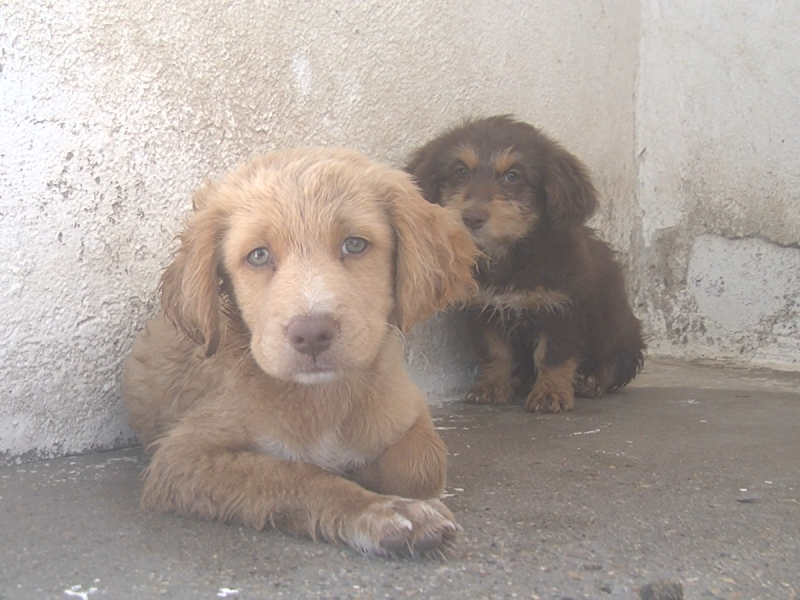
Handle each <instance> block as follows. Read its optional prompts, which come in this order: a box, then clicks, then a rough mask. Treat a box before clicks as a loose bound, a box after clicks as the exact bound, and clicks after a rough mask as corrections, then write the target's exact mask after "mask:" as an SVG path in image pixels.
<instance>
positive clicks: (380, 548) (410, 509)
mask: <svg viewBox="0 0 800 600" xmlns="http://www.w3.org/2000/svg"><path fill="white" fill-rule="evenodd" d="M353 530H354V531H353V537H352V545H353V546H354V547H355V548H357V549H358V550H360V551H362V552H365V553H367V554H375V555H377V556H412V557H417V556H421V555H427V554H433V555H440V556H441V554H442V553H443V552H444V551H445V550H447V549H448V548H450V547H451V546H452V545H453V544H454V542H455V538H456V535H457V534H458V532H460V531H461V527H460V526H459V525H458V524H457V523H456V521H455V519H454V518H453V513H451V512H450V510H449V509H448V508H447V507H446V506H445V505H444V504H442V503H441V502H439V501H438V500H427V501H422V500H407V499H405V498H392V497H389V499H388V500H386V501H382V502H375V503H373V504H371V505H369V506H368V507H367V508H366V509H365V510H364V511H363V512H362V513H361V514H360V515H358V517H357V518H356V520H355V525H354V527H353Z"/></svg>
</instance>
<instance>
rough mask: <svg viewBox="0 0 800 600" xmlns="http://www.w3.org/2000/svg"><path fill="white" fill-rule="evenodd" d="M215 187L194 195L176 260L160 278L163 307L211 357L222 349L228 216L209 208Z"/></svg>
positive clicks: (211, 185) (177, 324) (206, 188)
mask: <svg viewBox="0 0 800 600" xmlns="http://www.w3.org/2000/svg"><path fill="white" fill-rule="evenodd" d="M212 192H213V184H208V185H206V186H205V187H203V188H201V189H199V190H198V191H197V192H195V194H194V197H193V199H192V204H193V205H194V211H195V212H194V214H192V216H191V217H190V218H189V220H188V221H187V223H186V229H185V230H184V232H183V233H182V234H181V235H180V241H181V245H180V248H179V249H178V253H177V255H176V256H175V259H174V260H173V261H172V264H170V265H169V266H168V267H167V268H166V270H165V271H164V274H163V275H162V277H161V306H162V308H163V309H164V313H165V314H166V315H167V317H168V318H169V319H170V320H171V321H172V322H173V323H175V325H176V326H177V327H178V328H179V329H180V330H181V331H183V332H184V333H185V334H186V336H187V337H189V338H190V339H191V340H193V341H195V342H196V343H198V344H200V345H202V346H204V347H205V355H206V356H212V355H213V354H214V353H215V352H216V351H217V346H218V345H219V309H220V265H221V256H220V245H221V243H222V236H223V233H224V226H225V225H224V224H225V216H224V215H223V214H221V211H220V210H215V209H214V208H213V207H212V206H210V204H209V201H208V199H209V197H210V196H211V194H212Z"/></svg>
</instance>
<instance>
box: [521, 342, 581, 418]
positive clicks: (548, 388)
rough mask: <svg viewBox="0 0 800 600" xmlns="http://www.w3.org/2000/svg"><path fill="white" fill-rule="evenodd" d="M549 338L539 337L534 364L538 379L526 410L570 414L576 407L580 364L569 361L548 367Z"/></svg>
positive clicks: (527, 400)
mask: <svg viewBox="0 0 800 600" xmlns="http://www.w3.org/2000/svg"><path fill="white" fill-rule="evenodd" d="M546 356H547V336H546V335H544V334H542V335H540V336H539V342H538V344H537V346H536V351H535V352H534V353H533V364H534V365H535V366H536V371H537V377H536V382H535V383H534V384H533V389H532V390H531V392H530V394H528V397H527V398H526V399H525V410H529V411H532V412H549V413H558V412H569V411H571V410H572V408H573V406H575V394H574V391H573V385H574V382H575V376H576V371H577V368H578V362H577V361H576V360H575V359H569V360H566V361H564V362H562V363H561V364H558V365H548V364H547V363H546V361H545V357H546Z"/></svg>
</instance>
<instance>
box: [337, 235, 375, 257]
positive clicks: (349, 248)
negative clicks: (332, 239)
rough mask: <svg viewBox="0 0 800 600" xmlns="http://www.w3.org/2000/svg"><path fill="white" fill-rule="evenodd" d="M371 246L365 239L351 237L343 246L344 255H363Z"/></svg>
mask: <svg viewBox="0 0 800 600" xmlns="http://www.w3.org/2000/svg"><path fill="white" fill-rule="evenodd" d="M367 246H369V243H368V242H367V240H365V239H364V238H360V237H349V238H347V239H346V240H345V241H344V244H342V254H345V255H346V254H361V253H363V252H364V251H365V250H366V249H367Z"/></svg>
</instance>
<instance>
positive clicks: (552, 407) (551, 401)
mask: <svg viewBox="0 0 800 600" xmlns="http://www.w3.org/2000/svg"><path fill="white" fill-rule="evenodd" d="M574 405H575V396H574V394H573V391H572V389H571V388H570V389H569V390H566V389H564V390H555V389H537V388H536V386H534V388H533V390H532V391H531V393H530V394H528V397H527V398H526V399H525V410H527V411H530V412H543V413H560V412H569V411H571V410H572V407H573V406H574Z"/></svg>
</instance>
